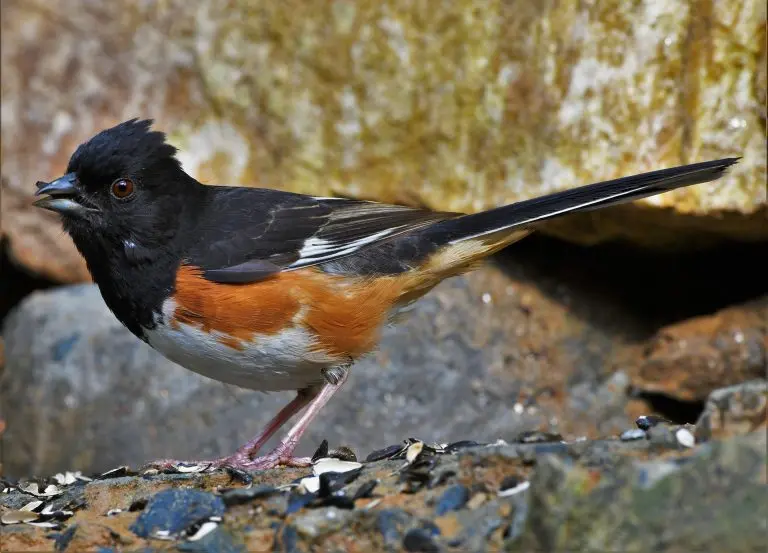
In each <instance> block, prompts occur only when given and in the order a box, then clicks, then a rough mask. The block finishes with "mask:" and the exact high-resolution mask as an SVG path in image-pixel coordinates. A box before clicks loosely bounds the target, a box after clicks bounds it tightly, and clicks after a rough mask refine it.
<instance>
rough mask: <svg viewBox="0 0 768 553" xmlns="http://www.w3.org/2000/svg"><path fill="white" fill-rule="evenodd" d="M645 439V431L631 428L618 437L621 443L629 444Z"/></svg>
mask: <svg viewBox="0 0 768 553" xmlns="http://www.w3.org/2000/svg"><path fill="white" fill-rule="evenodd" d="M647 437H648V436H647V434H646V433H645V430H642V429H640V428H631V429H629V430H626V431H624V432H622V433H621V436H619V439H621V441H622V442H631V441H633V440H644V439H645V438H647Z"/></svg>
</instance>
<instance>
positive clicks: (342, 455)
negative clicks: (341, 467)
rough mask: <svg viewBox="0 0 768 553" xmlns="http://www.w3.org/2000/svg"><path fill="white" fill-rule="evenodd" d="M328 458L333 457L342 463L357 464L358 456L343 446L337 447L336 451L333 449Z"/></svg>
mask: <svg viewBox="0 0 768 553" xmlns="http://www.w3.org/2000/svg"><path fill="white" fill-rule="evenodd" d="M328 457H333V458H334V459H340V460H342V461H352V462H357V455H355V452H354V451H352V449H351V448H349V447H347V446H341V447H337V448H336V449H332V450H331V451H330V452H329V453H328Z"/></svg>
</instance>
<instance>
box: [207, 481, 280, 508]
mask: <svg viewBox="0 0 768 553" xmlns="http://www.w3.org/2000/svg"><path fill="white" fill-rule="evenodd" d="M277 493H280V490H278V489H277V488H275V487H273V486H257V487H255V488H238V489H235V490H228V491H226V492H224V493H223V494H222V495H221V499H222V500H223V501H224V505H227V506H232V505H242V504H244V503H249V502H251V501H253V500H255V499H260V498H263V497H269V496H271V495H275V494H277Z"/></svg>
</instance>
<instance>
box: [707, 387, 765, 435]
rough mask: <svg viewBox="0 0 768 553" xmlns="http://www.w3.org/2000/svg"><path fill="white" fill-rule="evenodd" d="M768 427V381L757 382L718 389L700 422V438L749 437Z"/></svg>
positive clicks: (710, 396) (708, 402)
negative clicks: (746, 435)
mask: <svg viewBox="0 0 768 553" xmlns="http://www.w3.org/2000/svg"><path fill="white" fill-rule="evenodd" d="M766 425H768V381H766V380H753V381H750V382H744V383H742V384H736V385H734V386H729V387H728V388H722V389H720V390H715V391H714V392H712V393H711V394H710V395H709V398H708V399H707V403H706V405H705V407H704V411H703V412H702V413H701V416H700V417H699V420H698V421H696V439H697V440H698V441H708V440H711V439H716V438H725V437H728V436H734V435H742V434H748V433H750V432H755V431H758V430H762V431H763V432H765V430H766Z"/></svg>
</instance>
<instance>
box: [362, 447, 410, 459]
mask: <svg viewBox="0 0 768 553" xmlns="http://www.w3.org/2000/svg"><path fill="white" fill-rule="evenodd" d="M404 449H405V446H404V445H403V444H398V445H390V446H387V447H385V448H383V449H377V450H375V451H372V452H371V453H369V454H368V457H366V458H365V462H366V463H373V462H375V461H382V460H384V459H392V458H394V457H396V456H397V455H399V454H400V453H401V452H402V451H403V450H404Z"/></svg>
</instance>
